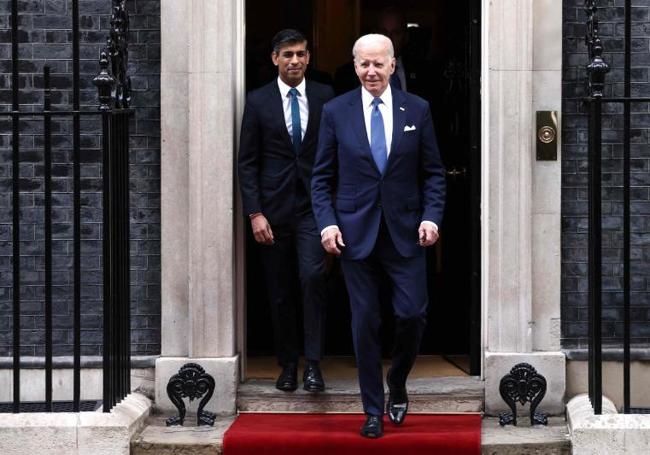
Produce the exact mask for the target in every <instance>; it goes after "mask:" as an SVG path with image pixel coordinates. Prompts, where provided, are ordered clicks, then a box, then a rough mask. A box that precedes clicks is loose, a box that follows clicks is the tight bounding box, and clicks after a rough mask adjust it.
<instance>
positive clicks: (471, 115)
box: [246, 0, 480, 374]
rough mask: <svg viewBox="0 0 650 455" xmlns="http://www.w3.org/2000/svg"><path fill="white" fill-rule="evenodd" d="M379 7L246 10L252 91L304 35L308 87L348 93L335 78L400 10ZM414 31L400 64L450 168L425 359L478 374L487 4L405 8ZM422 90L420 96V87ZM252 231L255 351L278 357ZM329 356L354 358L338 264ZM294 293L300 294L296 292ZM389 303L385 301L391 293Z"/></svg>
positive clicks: (312, 4)
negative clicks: (452, 362) (291, 35)
mask: <svg viewBox="0 0 650 455" xmlns="http://www.w3.org/2000/svg"><path fill="white" fill-rule="evenodd" d="M393 4H394V3H393V2H390V1H377V0H372V1H370V0H356V1H355V0H335V1H332V0H327V1H326V0H312V1H304V0H278V1H261V0H248V1H247V2H246V34H247V35H246V83H247V90H251V89H254V88H257V87H259V86H261V85H264V84H266V83H267V82H269V81H270V80H272V79H273V78H275V77H277V70H276V68H275V67H274V66H273V65H272V63H271V59H270V53H271V50H270V41H271V38H272V36H273V35H274V34H275V33H276V32H277V31H278V30H280V29H283V28H296V29H298V30H300V31H301V32H303V34H304V35H305V36H306V37H307V39H308V40H309V49H310V51H311V54H312V59H311V63H310V67H311V68H310V71H309V72H308V74H307V77H308V78H312V79H314V80H318V81H320V82H325V83H330V84H333V86H334V87H335V89H336V90H337V91H339V92H340V91H342V90H344V89H348V88H350V87H343V85H342V84H341V83H340V80H339V79H340V77H339V78H337V77H336V76H337V71H336V70H337V68H340V67H341V66H343V65H345V64H346V63H349V62H350V61H351V49H352V44H353V43H354V40H355V39H356V38H357V37H358V36H359V35H361V34H365V33H370V32H373V31H375V30H376V25H375V24H376V23H377V18H378V15H379V12H380V11H381V10H382V9H383V8H385V7H387V6H391V5H393ZM398 6H399V7H400V8H401V9H402V11H403V12H404V14H405V16H406V20H407V23H408V24H409V27H408V29H407V36H408V39H407V42H406V45H405V47H404V49H403V51H402V55H404V56H405V57H406V56H408V58H409V60H410V61H417V65H418V68H419V72H418V74H420V75H425V76H419V77H420V80H418V81H417V84H412V85H413V87H412V88H409V89H408V91H410V92H412V93H415V94H417V95H420V96H422V97H423V98H425V99H427V100H428V101H429V103H430V105H431V109H432V113H433V117H434V123H435V128H436V133H437V136H438V142H439V147H440V150H441V154H442V157H443V161H444V163H445V166H446V168H447V205H446V211H445V219H444V222H443V225H442V226H441V231H440V232H441V238H440V241H439V242H438V244H437V245H436V246H435V247H433V248H430V249H429V250H428V252H427V262H428V267H429V269H428V276H429V299H430V303H429V311H428V327H427V331H426V333H425V336H424V339H423V342H422V347H421V353H425V354H443V355H446V356H454V355H463V356H470V360H471V365H472V367H471V370H472V371H471V372H472V374H478V372H479V371H478V369H479V367H480V359H479V351H480V326H479V324H480V306H479V305H480V298H479V294H480V293H479V289H480V288H479V283H480V272H479V265H480V264H479V263H480V245H479V241H480V232H479V200H480V192H479V191H480V190H479V188H480V180H479V179H480V148H479V147H480V137H479V134H480V121H479V119H480V117H479V115H480V95H479V77H480V43H479V36H480V24H479V18H480V2H479V0H472V1H468V2H449V1H445V0H428V1H425V0H409V1H401V2H399V4H398ZM416 85H417V86H416ZM246 225H247V229H248V230H247V240H246V242H247V243H246V251H247V266H246V267H247V269H246V273H247V275H246V277H247V289H246V290H247V340H246V341H247V351H248V355H253V356H254V355H272V354H273V346H272V342H271V340H272V339H273V337H272V335H271V330H272V329H271V327H270V324H269V321H270V316H269V309H268V304H267V301H266V298H265V295H266V292H265V289H264V286H263V283H261V281H262V280H261V277H262V274H261V271H260V265H259V261H258V259H257V249H256V247H255V242H254V239H253V237H252V233H251V231H250V225H249V223H246ZM328 284H329V291H330V297H329V307H328V311H327V318H328V319H327V322H326V327H327V328H326V342H325V354H326V355H352V353H353V350H352V341H351V334H350V311H349V308H348V299H347V294H346V292H345V285H344V282H343V278H342V276H341V271H340V267H339V265H338V261H337V260H336V259H333V258H332V260H331V263H330V268H329V279H328ZM296 292H298V288H297V287H296ZM384 295H386V293H384ZM382 307H383V312H384V313H385V314H384V316H385V317H383V318H382V320H383V321H386V323H385V324H384V326H383V327H382V333H383V336H382V338H383V341H384V343H383V345H384V353H385V354H386V355H388V354H389V353H390V349H391V341H392V340H391V334H392V324H391V323H390V320H391V317H390V313H391V308H390V302H389V301H388V300H386V301H384V302H382Z"/></svg>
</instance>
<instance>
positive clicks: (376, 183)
mask: <svg viewBox="0 0 650 455" xmlns="http://www.w3.org/2000/svg"><path fill="white" fill-rule="evenodd" d="M392 93H393V138H392V143H391V151H390V154H389V156H388V162H387V163H386V169H385V170H384V174H383V175H382V174H380V173H379V169H378V168H377V166H376V164H375V161H374V160H373V158H372V153H371V152H370V145H369V144H368V136H367V134H366V127H365V123H364V117H363V109H362V106H361V89H360V88H359V89H356V90H353V91H351V92H348V93H346V94H344V95H341V96H339V97H337V98H335V99H334V100H332V101H330V102H329V103H327V104H326V105H325V107H324V108H323V115H322V119H321V127H320V134H319V140H318V150H317V152H316V162H315V163H314V173H313V178H312V207H313V210H314V215H315V217H316V224H317V226H318V229H321V230H322V229H323V228H325V227H326V226H329V225H333V224H336V225H338V226H339V228H340V230H341V233H342V234H343V241H344V242H345V244H346V247H345V248H344V249H343V253H342V257H343V258H344V259H363V258H365V257H367V256H368V255H369V254H370V253H371V252H372V250H373V247H374V245H375V240H376V238H377V232H378V231H379V224H380V221H381V216H382V212H383V214H384V218H385V220H386V225H387V227H388V231H389V233H390V236H391V238H392V240H393V243H394V245H395V248H396V249H397V251H399V253H400V254H401V255H402V256H404V257H414V256H417V255H420V254H423V251H424V249H423V248H422V247H420V246H419V245H418V244H417V242H418V227H419V225H420V222H421V221H422V220H429V221H433V222H434V223H436V224H437V225H438V226H440V224H441V221H442V214H443V209H444V201H445V170H444V168H443V164H442V161H441V160H440V153H439V152H438V146H437V144H436V138H435V134H434V130H433V122H432V120H431V112H430V110H429V104H428V103H427V102H426V101H424V100H423V99H422V98H419V97H417V96H415V95H411V94H409V93H405V92H402V91H401V90H394V89H393V90H392ZM405 127H409V128H408V131H405V130H404V128H405Z"/></svg>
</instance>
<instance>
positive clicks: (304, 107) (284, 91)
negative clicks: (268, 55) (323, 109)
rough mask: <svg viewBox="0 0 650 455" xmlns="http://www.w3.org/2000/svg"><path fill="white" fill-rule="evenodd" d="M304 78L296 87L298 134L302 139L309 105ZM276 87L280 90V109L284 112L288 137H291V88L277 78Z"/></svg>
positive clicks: (305, 128) (307, 118) (305, 129)
mask: <svg viewBox="0 0 650 455" xmlns="http://www.w3.org/2000/svg"><path fill="white" fill-rule="evenodd" d="M306 86H307V84H306V83H305V78H304V77H303V78H302V82H301V83H300V84H298V85H297V86H296V90H298V107H300V130H301V131H300V133H301V134H302V139H304V138H305V131H307V121H308V120H309V104H308V103H307V94H306V92H305V87H306ZM278 87H279V88H280V95H282V109H283V110H284V122H285V123H286V124H287V130H288V131H289V137H291V138H292V137H293V121H292V120H291V95H290V94H289V90H291V87H290V86H288V85H287V84H285V83H284V82H283V81H282V79H280V78H279V77H278Z"/></svg>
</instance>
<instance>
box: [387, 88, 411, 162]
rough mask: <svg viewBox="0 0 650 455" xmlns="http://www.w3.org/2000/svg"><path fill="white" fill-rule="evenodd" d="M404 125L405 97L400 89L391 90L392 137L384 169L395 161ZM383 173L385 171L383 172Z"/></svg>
mask: <svg viewBox="0 0 650 455" xmlns="http://www.w3.org/2000/svg"><path fill="white" fill-rule="evenodd" d="M405 126H406V97H405V96H404V92H402V91H401V90H393V139H392V142H391V145H390V154H389V155H388V162H387V163H386V170H388V167H389V166H390V165H391V163H392V162H393V161H395V158H394V156H395V154H396V153H395V152H396V151H397V150H398V147H399V143H400V142H401V140H402V137H404V127H405ZM384 173H385V172H384Z"/></svg>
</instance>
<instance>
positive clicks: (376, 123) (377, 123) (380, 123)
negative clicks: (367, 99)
mask: <svg viewBox="0 0 650 455" xmlns="http://www.w3.org/2000/svg"><path fill="white" fill-rule="evenodd" d="M382 102H383V101H382V100H381V98H375V99H373V100H372V114H370V151H371V152H372V157H373V159H374V160H375V163H376V164H377V168H378V169H379V172H380V173H382V174H383V173H384V168H385V167H386V161H387V160H388V150H387V148H386V132H385V130H384V117H383V116H382V115H381V112H380V111H379V105H380V104H381V103H382Z"/></svg>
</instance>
